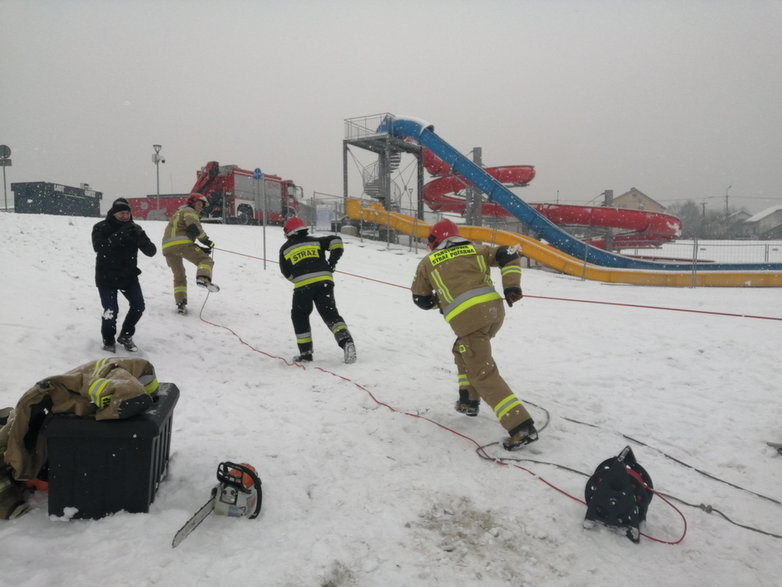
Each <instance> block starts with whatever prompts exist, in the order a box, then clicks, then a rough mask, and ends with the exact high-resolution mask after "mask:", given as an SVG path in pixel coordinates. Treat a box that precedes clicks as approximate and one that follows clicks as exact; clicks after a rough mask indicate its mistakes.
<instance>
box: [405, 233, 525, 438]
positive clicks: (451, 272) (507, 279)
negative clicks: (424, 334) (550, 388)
mask: <svg viewBox="0 0 782 587" xmlns="http://www.w3.org/2000/svg"><path fill="white" fill-rule="evenodd" d="M429 248H430V249H432V252H431V253H429V255H427V256H426V257H424V258H423V259H422V260H421V262H420V263H419V264H418V269H417V270H416V274H415V278H414V279H413V286H412V287H411V290H412V293H413V301H414V302H415V304H416V305H417V306H419V307H420V308H423V309H424V310H429V309H432V308H435V307H437V308H439V309H440V312H441V313H442V314H443V317H444V318H445V321H446V322H448V324H449V325H450V326H451V328H452V329H453V331H454V333H455V334H456V342H455V343H454V345H453V357H454V362H455V363H456V367H457V369H458V374H459V399H458V401H457V402H456V411H457V412H459V413H462V414H466V415H467V416H477V415H478V407H479V405H480V400H481V399H483V401H485V402H486V403H487V404H489V406H491V408H492V409H493V410H494V414H495V415H496V416H497V419H498V420H499V421H500V424H502V426H503V427H504V428H505V429H506V430H507V431H508V437H507V438H506V439H504V440H503V443H502V444H503V446H504V447H505V448H506V449H507V450H515V449H518V448H521V447H522V446H524V445H526V444H529V443H530V442H534V441H535V440H537V439H538V432H537V430H535V425H534V422H533V421H532V417H531V416H530V414H529V412H527V410H526V408H525V407H524V406H523V405H522V403H521V401H520V400H519V398H518V397H516V395H515V394H514V393H513V392H512V391H511V389H510V387H508V384H507V383H505V380H504V379H503V378H502V377H501V376H500V373H499V371H498V369H497V365H496V364H495V363H494V359H493V358H492V353H491V339H492V338H493V337H494V335H496V334H497V332H498V331H499V330H500V327H501V326H502V322H503V320H504V318H505V308H503V305H502V299H503V298H502V296H500V294H498V293H497V291H496V290H495V289H494V286H493V285H492V281H491V276H490V267H497V266H499V267H500V271H501V273H502V287H503V293H504V297H505V300H506V301H507V303H508V306H512V305H513V303H514V302H517V301H519V300H520V299H521V297H522V293H521V287H520V283H521V262H520V257H519V254H518V253H517V252H516V249H515V248H513V247H506V246H499V247H495V246H489V245H480V244H474V243H472V242H470V241H469V240H466V239H464V238H461V237H460V236H459V229H458V228H457V226H456V225H455V224H454V223H453V222H451V221H450V220H441V221H440V222H437V223H436V224H434V225H433V226H432V228H431V230H430V232H429Z"/></svg>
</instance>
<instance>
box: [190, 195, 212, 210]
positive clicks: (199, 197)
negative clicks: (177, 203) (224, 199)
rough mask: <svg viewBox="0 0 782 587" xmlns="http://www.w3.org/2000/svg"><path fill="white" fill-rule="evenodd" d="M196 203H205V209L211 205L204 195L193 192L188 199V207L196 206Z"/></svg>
mask: <svg viewBox="0 0 782 587" xmlns="http://www.w3.org/2000/svg"><path fill="white" fill-rule="evenodd" d="M196 202H203V203H204V207H206V206H207V205H208V204H209V200H208V199H207V198H206V196H205V195H204V194H199V193H196V192H193V193H192V194H190V195H189V196H188V197H187V205H188V206H193V205H195V203H196Z"/></svg>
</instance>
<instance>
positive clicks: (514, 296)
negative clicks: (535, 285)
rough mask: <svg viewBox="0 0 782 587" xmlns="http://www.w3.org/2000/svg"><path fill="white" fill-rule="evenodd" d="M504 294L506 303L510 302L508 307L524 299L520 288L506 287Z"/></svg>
mask: <svg viewBox="0 0 782 587" xmlns="http://www.w3.org/2000/svg"><path fill="white" fill-rule="evenodd" d="M503 293H504V294H505V301H506V302H508V307H510V306H512V305H513V304H514V303H515V302H518V301H519V300H520V299H521V298H523V297H524V296H523V294H522V293H521V288H520V287H506V288H505V291H504V292H503Z"/></svg>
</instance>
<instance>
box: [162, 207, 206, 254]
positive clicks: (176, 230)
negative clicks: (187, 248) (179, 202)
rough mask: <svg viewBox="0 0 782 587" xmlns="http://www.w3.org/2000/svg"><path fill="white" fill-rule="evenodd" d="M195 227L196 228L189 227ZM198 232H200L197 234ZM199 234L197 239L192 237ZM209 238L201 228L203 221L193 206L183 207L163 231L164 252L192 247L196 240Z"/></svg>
mask: <svg viewBox="0 0 782 587" xmlns="http://www.w3.org/2000/svg"><path fill="white" fill-rule="evenodd" d="M190 226H193V227H194V228H190V229H189V230H188V227H190ZM196 230H197V231H198V232H197V233H196ZM191 233H192V234H197V236H195V237H191V236H190V235H191ZM205 238H207V236H206V233H205V232H204V229H203V228H202V227H201V220H200V218H199V216H198V212H196V211H195V208H193V207H192V206H187V205H185V206H181V207H180V208H179V209H178V210H177V211H176V212H174V215H173V216H172V217H171V219H170V220H169V221H168V225H167V226H166V229H165V230H164V231H163V252H165V251H166V249H170V248H171V247H175V246H178V245H191V244H193V243H194V242H195V240H196V239H198V240H203V239H205Z"/></svg>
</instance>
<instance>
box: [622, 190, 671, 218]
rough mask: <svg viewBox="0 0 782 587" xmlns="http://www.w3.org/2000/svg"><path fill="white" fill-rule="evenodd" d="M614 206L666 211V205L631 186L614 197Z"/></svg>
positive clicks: (648, 210)
mask: <svg viewBox="0 0 782 587" xmlns="http://www.w3.org/2000/svg"><path fill="white" fill-rule="evenodd" d="M613 206H615V207H616V208H627V209H629V210H645V211H647V212H665V206H663V205H662V204H660V203H659V202H656V201H654V200H653V199H652V198H650V197H649V196H647V195H646V194H645V193H643V192H642V191H641V190H639V189H636V188H630V190H629V191H626V192H625V193H623V194H622V195H621V196H617V197H616V198H614V201H613Z"/></svg>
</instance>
